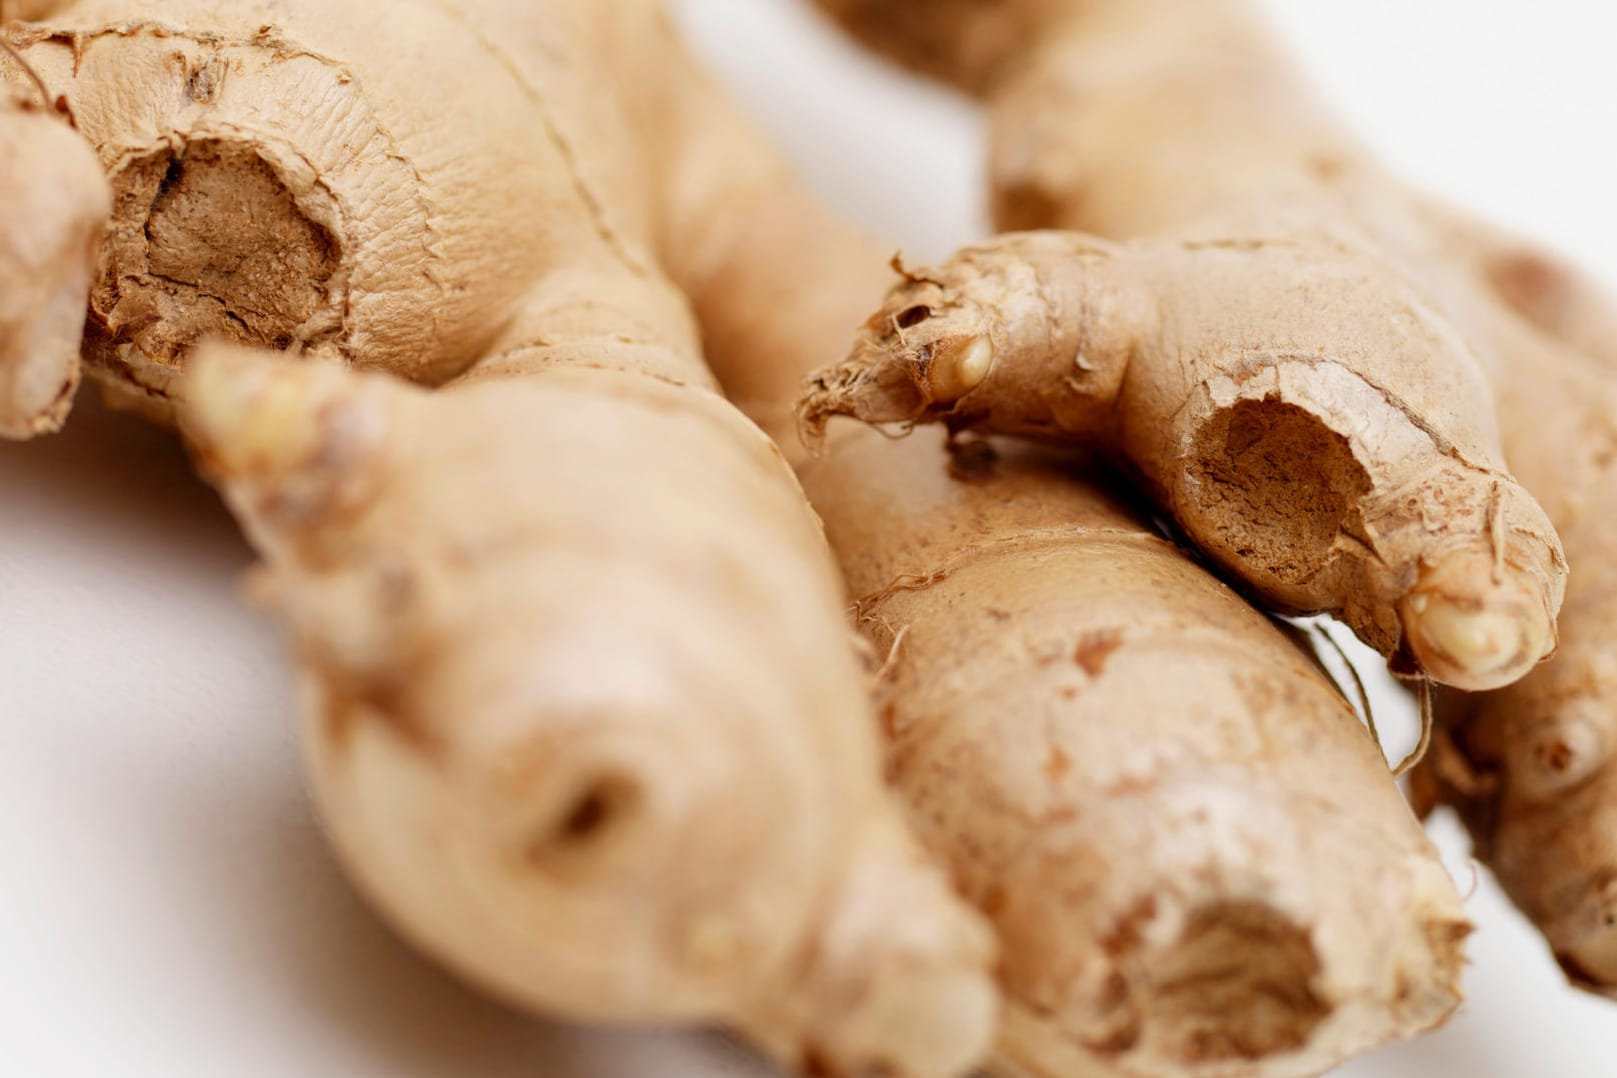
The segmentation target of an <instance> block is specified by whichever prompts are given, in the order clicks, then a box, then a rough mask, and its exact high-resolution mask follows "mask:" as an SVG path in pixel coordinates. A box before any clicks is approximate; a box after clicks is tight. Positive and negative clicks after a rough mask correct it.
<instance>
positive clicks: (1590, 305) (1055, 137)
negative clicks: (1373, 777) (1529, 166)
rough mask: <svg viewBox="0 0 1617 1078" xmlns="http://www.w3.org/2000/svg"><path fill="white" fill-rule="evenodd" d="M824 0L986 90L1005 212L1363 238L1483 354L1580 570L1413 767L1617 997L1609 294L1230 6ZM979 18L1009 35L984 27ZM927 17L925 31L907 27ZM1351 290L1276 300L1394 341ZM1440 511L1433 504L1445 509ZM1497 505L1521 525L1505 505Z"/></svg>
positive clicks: (1422, 301)
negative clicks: (1408, 157)
mask: <svg viewBox="0 0 1617 1078" xmlns="http://www.w3.org/2000/svg"><path fill="white" fill-rule="evenodd" d="M819 2H820V4H821V6H822V7H825V8H827V9H829V10H831V11H832V12H833V14H835V15H837V16H838V17H839V18H841V19H842V20H843V21H844V22H845V24H846V25H848V26H849V27H850V28H852V29H854V30H855V32H857V33H859V34H860V35H861V36H863V37H865V39H866V40H867V41H870V42H871V43H873V44H876V45H877V46H878V47H880V48H882V49H883V50H884V51H887V52H889V54H890V55H894V56H896V57H899V58H901V59H903V60H905V61H906V62H908V63H911V64H912V65H913V66H917V67H923V68H925V69H928V70H930V71H932V72H933V73H936V74H941V75H943V76H944V77H946V78H950V79H952V80H955V81H957V82H959V83H960V84H962V85H966V86H968V87H971V88H973V89H975V90H977V91H978V92H980V93H983V94H984V95H985V96H986V97H987V99H988V100H989V103H990V106H991V107H992V109H993V110H994V116H995V120H994V130H993V140H994V149H993V157H994V163H993V167H994V197H995V208H996V215H997V217H998V219H999V220H1000V221H1001V223H1002V224H1004V225H1005V226H1006V227H1012V228H1035V227H1038V228H1043V227H1060V228H1071V229H1088V230H1091V231H1095V232H1099V233H1102V234H1106V235H1110V236H1138V235H1150V236H1156V237H1161V236H1178V235H1184V236H1189V237H1192V238H1206V237H1208V236H1209V235H1213V236H1217V235H1219V234H1222V235H1223V236H1224V237H1225V238H1226V239H1229V238H1234V237H1241V236H1245V237H1248V238H1250V239H1252V240H1254V241H1262V242H1263V243H1264V244H1265V245H1270V246H1272V245H1273V244H1275V243H1276V242H1277V241H1283V242H1285V243H1289V244H1303V243H1307V244H1310V245H1311V246H1312V248H1313V249H1314V250H1316V251H1318V252H1319V253H1320V254H1321V255H1322V256H1324V257H1326V258H1336V259H1337V260H1338V263H1339V264H1340V265H1342V266H1344V267H1345V266H1348V265H1350V264H1351V260H1353V259H1362V258H1363V257H1364V256H1366V255H1368V256H1370V257H1371V258H1372V261H1370V262H1367V263H1361V264H1362V265H1364V271H1363V273H1360V274H1356V275H1354V277H1355V281H1354V282H1352V283H1355V284H1356V285H1357V286H1358V288H1359V291H1358V293H1357V294H1358V295H1360V296H1363V295H1364V291H1363V286H1364V284H1365V283H1366V282H1370V283H1375V284H1377V285H1378V286H1379V287H1395V288H1397V289H1398V290H1399V291H1401V292H1402V293H1403V294H1404V295H1406V296H1407V297H1409V308H1410V310H1411V312H1412V315H1411V317H1410V318H1406V319H1403V320H1402V325H1405V326H1408V325H1411V324H1413V323H1414V322H1415V321H1416V320H1419V319H1425V320H1426V321H1427V322H1428V323H1429V324H1431V325H1433V326H1434V327H1436V328H1438V329H1441V330H1444V331H1445V332H1444V337H1445V339H1446V340H1447V342H1449V343H1448V345H1447V346H1445V347H1444V348H1442V349H1441V350H1439V351H1440V353H1441V354H1444V355H1449V356H1453V355H1455V354H1456V353H1458V352H1463V353H1465V354H1468V355H1470V356H1472V357H1474V358H1475V360H1476V362H1477V365H1478V368H1479V369H1480V370H1481V371H1482V372H1484V373H1485V374H1486V377H1487V379H1488V382H1489V388H1490V391H1491V393H1492V395H1493V397H1494V398H1495V399H1496V400H1497V401H1498V405H1499V407H1498V412H1499V428H1500V429H1499V438H1500V444H1502V447H1503V449H1504V456H1505V458H1506V459H1508V461H1509V462H1510V466H1511V469H1512V472H1513V474H1514V475H1515V476H1517V477H1518V478H1519V479H1520V480H1521V482H1522V483H1523V484H1524V485H1525V486H1526V488H1527V489H1528V490H1529V491H1531V492H1532V494H1533V495H1534V496H1535V498H1536V499H1537V500H1538V501H1540V502H1541V503H1542V505H1543V507H1544V509H1545V510H1546V512H1547V515H1548V517H1549V519H1550V520H1551V521H1552V522H1553V523H1554V525H1555V528H1556V529H1557V531H1558V533H1559V535H1560V536H1561V537H1562V539H1563V540H1564V541H1565V551H1566V557H1567V560H1568V561H1569V563H1570V564H1571V566H1572V569H1573V572H1572V574H1571V577H1570V580H1569V583H1568V586H1567V590H1566V594H1565V606H1564V607H1563V609H1562V610H1561V614H1560V618H1559V625H1560V646H1559V650H1558V651H1557V652H1556V654H1555V655H1554V657H1553V658H1552V659H1550V660H1549V661H1548V662H1545V663H1544V664H1542V665H1541V666H1538V667H1536V668H1534V669H1533V670H1532V671H1531V672H1529V673H1527V675H1526V676H1525V677H1524V678H1523V679H1522V680H1520V681H1518V682H1517V683H1515V684H1514V685H1511V686H1509V687H1508V688H1504V689H1501V690H1499V691H1497V692H1491V693H1486V694H1483V695H1480V696H1471V695H1466V694H1461V693H1445V694H1442V695H1440V696H1439V698H1438V713H1439V718H1440V720H1441V725H1442V726H1445V727H1447V728H1448V730H1449V733H1448V734H1447V736H1446V737H1439V739H1438V742H1437V745H1438V751H1437V752H1436V753H1434V754H1433V756H1432V757H1431V758H1430V759H1429V761H1428V765H1427V767H1426V768H1425V769H1424V772H1423V773H1422V776H1421V777H1422V778H1423V780H1424V783H1423V785H1424V788H1425V793H1426V795H1427V796H1428V797H1429V796H1434V795H1440V796H1442V797H1444V798H1445V799H1447V800H1449V801H1450V802H1452V803H1454V804H1455V805H1456V806H1457V807H1459V809H1460V811H1461V815H1462V816H1463V817H1464V818H1465V820H1466V822H1467V823H1468V825H1469V826H1470V829H1471V832H1472V834H1473V835H1474V836H1475V838H1476V841H1477V851H1478V853H1479V855H1480V856H1482V857H1483V858H1484V859H1486V860H1487V861H1488V863H1489V864H1490V866H1491V867H1492V869H1493V871H1494V873H1495V874H1496V875H1497V876H1498V878H1499V880H1500V882H1501V883H1502V884H1503V886H1504V888H1505V889H1506V891H1507V892H1508V893H1509V894H1510V895H1511V897H1512V898H1513V899H1514V900H1515V902H1516V903H1517V904H1518V905H1519V906H1520V907H1521V908H1522V909H1523V910H1524V911H1525V912H1526V913H1527V914H1528V915H1529V916H1530V917H1531V918H1532V919H1533V920H1534V921H1535V922H1536V923H1537V925H1538V926H1539V928H1540V929H1541V930H1542V931H1543V932H1544V934H1545V936H1546V938H1547V939H1548V940H1549V942H1550V944H1551V946H1552V948H1553V949H1554V951H1555V953H1556V956H1557V958H1558V959H1559V960H1560V962H1561V964H1562V965H1563V966H1564V967H1565V968H1566V970H1567V972H1568V973H1569V975H1570V976H1571V977H1572V979H1573V980H1574V981H1575V982H1576V983H1578V984H1580V985H1582V986H1584V987H1588V988H1591V989H1595V990H1598V991H1602V992H1604V993H1606V994H1608V995H1610V994H1617V882H1614V881H1617V839H1614V837H1613V836H1614V835H1617V725H1614V724H1617V719H1614V716H1617V667H1614V665H1613V663H1612V660H1611V657H1610V645H1609V643H1608V642H1609V640H1610V639H1611V636H1612V629H1613V626H1612V617H1613V615H1612V613H1611V612H1612V611H1613V610H1614V609H1617V548H1614V547H1613V544H1612V540H1611V539H1610V537H1609V532H1610V527H1609V523H1608V522H1609V520H1610V515H1611V513H1612V512H1617V501H1614V497H1613V493H1612V492H1613V491H1614V490H1617V476H1614V474H1613V461H1614V460H1617V426H1614V421H1613V418H1612V417H1613V416H1614V415H1617V382H1614V381H1613V377H1614V375H1617V302H1613V300H1612V298H1611V297H1610V296H1609V295H1608V294H1607V292H1606V290H1605V289H1604V288H1602V287H1600V286H1599V285H1597V284H1595V283H1594V282H1592V281H1590V280H1589V279H1588V278H1587V277H1585V276H1584V275H1583V274H1581V273H1579V272H1578V271H1577V270H1575V269H1573V268H1571V267H1568V266H1566V265H1563V264H1562V263H1560V262H1559V260H1557V259H1556V258H1554V257H1553V256H1550V255H1547V254H1545V253H1544V252H1542V251H1540V250H1538V249H1537V248H1536V247H1535V246H1534V245H1532V244H1530V243H1527V242H1525V241H1523V240H1521V239H1519V238H1517V237H1514V236H1510V235H1507V234H1504V233H1502V232H1500V231H1499V230H1498V229H1495V228H1493V227H1491V226H1489V225H1486V224H1484V223H1481V222H1478V221H1475V220H1472V219H1471V218H1469V217H1467V216H1464V215H1462V214H1459V213H1457V212H1456V211H1454V210H1452V209H1450V208H1449V207H1446V206H1442V205H1439V204H1437V203H1435V202H1434V201H1433V200H1431V199H1430V198H1429V197H1427V196H1426V195H1424V194H1422V193H1420V192H1418V191H1414V190H1412V189H1410V187H1409V186H1408V185H1407V184H1405V183H1403V182H1402V181H1400V180H1399V179H1397V178H1396V177H1394V176H1391V175H1389V174H1388V173H1387V172H1386V171H1385V170H1384V169H1382V168H1381V167H1380V166H1379V165H1378V164H1377V163H1376V162H1375V161H1374V160H1373V159H1372V158H1371V156H1370V155H1369V154H1368V153H1367V152H1366V151H1365V150H1364V149H1363V148H1362V147H1361V146H1359V145H1358V144H1357V143H1356V142H1355V141H1354V140H1353V139H1352V138H1351V137H1350V136H1348V135H1346V134H1345V133H1344V132H1343V131H1342V129H1341V128H1340V126H1339V125H1338V124H1337V123H1336V122H1335V121H1334V120H1333V119H1332V118H1331V117H1330V116H1329V115H1328V113H1327V110H1325V109H1324V108H1323V107H1322V106H1321V105H1320V104H1319V103H1318V101H1317V100H1316V98H1315V96H1314V95H1313V94H1312V93H1311V92H1310V91H1309V88H1308V87H1307V86H1306V83H1305V80H1304V79H1303V78H1301V77H1300V76H1299V75H1298V74H1297V73H1296V72H1295V71H1294V70H1292V68H1291V66H1290V65H1289V64H1288V63H1287V62H1286V61H1285V59H1284V58H1283V56H1281V54H1280V53H1279V51H1278V50H1277V49H1276V48H1275V47H1274V46H1273V45H1272V44H1271V43H1270V42H1269V41H1268V39H1267V36H1266V35H1265V34H1264V32H1263V30H1262V29H1261V27H1260V26H1259V25H1258V24H1257V23H1256V22H1255V21H1254V20H1253V19H1252V17H1251V16H1250V15H1249V14H1248V13H1247V12H1246V11H1245V9H1244V5H1241V4H1239V3H1235V2H1232V0H1209V2H1206V3H1199V4H1194V5H1193V4H1186V3H1174V2H1171V0H1129V2H1122V0H998V2H996V3H994V4H989V5H983V4H972V3H951V4H948V5H943V4H935V3H915V2H910V0H819ZM984 22H991V23H993V24H995V25H997V26H1000V27H1002V28H1003V29H1004V32H1001V33H999V34H998V36H993V35H985V34H984V33H983V25H982V24H983V23H984ZM923 26H924V27H925V28H926V29H925V33H926V34H927V35H928V36H927V37H926V38H925V44H924V48H916V47H915V43H916V42H917V41H920V40H921V39H920V38H915V37H909V36H907V35H911V34H917V33H919V32H920V28H921V27H923ZM1030 27H1033V28H1036V33H1035V32H1029V30H1028V28H1030ZM1010 30H1015V31H1016V32H1015V33H1010V32H1009V31H1010ZM983 42H989V43H993V44H994V48H993V49H992V50H990V51H989V52H983V51H980V50H979V49H978V44H974V43H983ZM1228 222H1234V223H1239V224H1240V227H1239V228H1236V227H1232V226H1231V225H1230V224H1227V223H1228ZM1311 234H1312V236H1313V238H1310V235H1311ZM1326 240H1328V241H1329V242H1331V243H1335V244H1337V245H1338V248H1339V251H1340V254H1339V255H1332V254H1331V252H1330V250H1329V249H1328V247H1327V246H1326V244H1325V241H1326ZM1147 242H1148V243H1153V244H1156V243H1160V242H1161V241H1160V240H1152V241H1147ZM1231 257H1232V259H1233V257H1234V255H1233V253H1232V255H1231ZM1257 257H1258V256H1257V255H1256V254H1254V256H1253V259H1254V260H1256V258H1257ZM1354 295H1355V293H1354V291H1352V290H1351V289H1348V288H1345V287H1342V288H1335V287H1333V288H1332V289H1330V290H1329V291H1328V292H1324V293H1311V294H1309V295H1307V296H1296V299H1297V300H1298V301H1299V302H1297V303H1294V304H1291V305H1289V306H1287V307H1285V308H1284V313H1285V317H1286V319H1287V322H1288V323H1289V324H1290V325H1297V324H1303V323H1305V322H1306V321H1310V320H1314V319H1315V318H1316V317H1317V316H1316V315H1315V314H1314V313H1313V311H1312V308H1314V307H1315V306H1317V305H1323V304H1329V305H1331V306H1332V307H1334V308H1336V309H1337V310H1338V311H1339V316H1338V317H1339V321H1340V323H1341V327H1342V331H1341V334H1340V336H1339V340H1341V341H1355V340H1374V339H1381V340H1385V339H1386V337H1387V333H1388V328H1389V327H1388V326H1387V325H1386V324H1385V323H1382V324H1381V325H1379V326H1377V327H1376V328H1375V329H1374V331H1373V332H1372V331H1371V330H1370V329H1367V328H1366V327H1369V326H1372V325H1375V323H1376V321H1377V320H1378V319H1381V318H1384V317H1385V316H1386V315H1388V314H1390V313H1393V312H1390V311H1388V310H1387V309H1386V308H1382V307H1377V306H1375V305H1355V304H1353V303H1352V302H1349V301H1350V300H1351V298H1352V297H1353V296H1354ZM1270 298H1271V299H1278V298H1279V297H1278V296H1271V297H1270ZM1277 343H1278V342H1277ZM1283 346H1284V347H1286V348H1291V347H1292V342H1290V341H1287V342H1284V343H1283ZM1386 384H1388V385H1392V384H1395V383H1392V382H1388V383H1386ZM1400 399H1404V400H1407V399H1408V398H1407V397H1404V396H1402V395H1400ZM966 400H967V401H969V398H966ZM962 403H965V402H962ZM1417 414H1420V415H1422V416H1423V418H1424V417H1426V416H1428V415H1430V413H1425V412H1421V413H1417ZM1438 414H1439V415H1443V414H1444V413H1438ZM1549 416H1554V417H1556V419H1555V421H1554V422H1553V423H1550V422H1548V421H1547V420H1546V418H1545V417H1549ZM1435 429H1436V430H1438V431H1440V432H1441V431H1443V430H1445V429H1446V428H1445V427H1444V426H1441V425H1440V426H1437V427H1436V428H1435ZM1483 429H1484V430H1486V428H1483ZM1487 441H1488V442H1489V443H1490V450H1489V456H1490V459H1497V458H1495V457H1494V456H1493V451H1492V448H1491V444H1492V442H1493V437H1492V435H1491V433H1490V435H1489V437H1488V439H1487ZM1501 489H1502V490H1510V489H1511V488H1509V487H1508V486H1503V485H1502V486H1501ZM1466 500H1467V499H1464V498H1462V504H1464V502H1465V501H1466ZM1447 512H1450V510H1447V509H1445V513H1444V514H1436V515H1433V516H1432V518H1431V519H1433V520H1436V521H1438V522H1440V523H1442V522H1450V521H1452V519H1453V518H1452V517H1449V516H1447V515H1446V514H1447ZM1487 520H1488V524H1489V526H1490V528H1492V529H1494V530H1496V531H1497V532H1500V533H1504V534H1506V535H1507V536H1508V535H1509V533H1510V531H1511V528H1510V526H1509V525H1508V524H1506V523H1505V517H1504V516H1503V515H1502V514H1498V513H1494V512H1492V511H1490V513H1489V515H1488V518H1487ZM1523 538H1525V536H1524V537H1523ZM1514 557H1515V555H1507V556H1506V557H1505V558H1504V559H1503V561H1504V564H1505V567H1506V568H1507V569H1508V568H1509V567H1511V566H1512V565H1513V564H1514V561H1513V558H1514ZM1496 571H1497V570H1496ZM1508 575H1509V574H1508V573H1507V576H1508ZM1547 594H1549V595H1550V596H1551V597H1553V594H1554V593H1553V591H1550V592H1547ZM1467 620H1468V621H1469V624H1467V623H1466V621H1461V622H1459V623H1458V624H1451V625H1450V626H1449V627H1448V633H1447V634H1446V635H1448V636H1450V637H1452V640H1451V642H1450V644H1449V645H1448V648H1447V650H1450V651H1453V650H1460V651H1467V650H1474V651H1476V652H1479V653H1496V652H1498V651H1500V650H1504V649H1503V648H1501V646H1500V643H1501V641H1506V640H1508V639H1509V638H1510V637H1511V636H1512V635H1513V633H1512V629H1511V625H1512V624H1513V623H1514V624H1515V625H1516V626H1517V631H1520V630H1521V629H1523V628H1525V626H1526V625H1527V622H1525V621H1518V620H1517V618H1516V617H1514V616H1512V615H1509V614H1506V615H1505V616H1504V617H1503V618H1497V617H1496V615H1490V623H1483V622H1478V621H1476V620H1475V619H1467ZM1440 632H1441V630H1440ZM1488 680H1495V679H1488ZM1456 683H1457V684H1462V685H1466V684H1470V685H1472V686H1473V687H1475V686H1477V685H1478V682H1476V681H1475V680H1470V679H1468V680H1457V681H1456Z"/></svg>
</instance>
